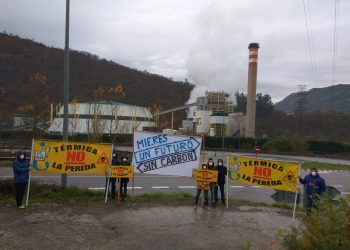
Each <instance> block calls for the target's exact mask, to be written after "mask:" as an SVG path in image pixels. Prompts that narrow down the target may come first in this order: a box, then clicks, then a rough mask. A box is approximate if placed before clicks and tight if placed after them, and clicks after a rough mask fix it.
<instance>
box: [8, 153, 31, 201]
mask: <svg viewBox="0 0 350 250" xmlns="http://www.w3.org/2000/svg"><path fill="white" fill-rule="evenodd" d="M12 168H13V175H14V183H15V190H16V203H17V207H19V208H25V206H23V205H22V201H23V195H24V190H25V188H26V186H27V184H28V181H29V171H30V168H31V167H30V164H29V161H28V160H27V158H26V154H25V153H24V151H18V153H17V158H16V160H14V162H13V165H12Z"/></svg>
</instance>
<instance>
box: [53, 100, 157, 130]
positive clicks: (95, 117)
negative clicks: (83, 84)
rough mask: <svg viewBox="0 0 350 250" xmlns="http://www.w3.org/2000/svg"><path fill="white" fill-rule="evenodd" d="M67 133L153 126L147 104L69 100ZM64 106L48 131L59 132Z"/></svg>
mask: <svg viewBox="0 0 350 250" xmlns="http://www.w3.org/2000/svg"><path fill="white" fill-rule="evenodd" d="M68 109H69V111H68V114H69V115H68V131H69V133H70V134H88V133H99V134H132V133H133V130H144V128H146V127H147V128H150V127H155V123H154V121H153V115H152V113H151V111H150V110H149V108H145V107H139V106H132V105H128V104H124V103H120V102H112V101H99V102H84V103H70V104H69V107H68ZM62 131H63V107H61V108H60V109H59V111H58V112H57V113H56V114H55V115H54V117H53V119H52V120H51V124H50V127H49V132H51V133H62Z"/></svg>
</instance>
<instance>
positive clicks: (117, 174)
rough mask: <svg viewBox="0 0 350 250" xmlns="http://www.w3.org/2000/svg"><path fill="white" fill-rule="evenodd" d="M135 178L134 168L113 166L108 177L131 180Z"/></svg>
mask: <svg viewBox="0 0 350 250" xmlns="http://www.w3.org/2000/svg"><path fill="white" fill-rule="evenodd" d="M133 176H134V167H133V166H111V168H110V169H109V170H108V175H107V177H109V178H131V177H133Z"/></svg>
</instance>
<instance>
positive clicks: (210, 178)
mask: <svg viewBox="0 0 350 250" xmlns="http://www.w3.org/2000/svg"><path fill="white" fill-rule="evenodd" d="M192 179H193V180H195V181H200V182H218V171H216V170H206V169H198V168H193V169H192Z"/></svg>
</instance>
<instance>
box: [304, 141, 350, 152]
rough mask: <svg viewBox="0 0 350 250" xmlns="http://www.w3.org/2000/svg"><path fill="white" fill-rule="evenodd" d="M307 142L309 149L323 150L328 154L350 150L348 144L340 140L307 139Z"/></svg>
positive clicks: (314, 150)
mask: <svg viewBox="0 0 350 250" xmlns="http://www.w3.org/2000/svg"><path fill="white" fill-rule="evenodd" d="M307 143H308V146H309V150H310V151H312V152H324V153H329V154H335V153H346V152H350V145H349V144H345V143H341V142H336V141H325V140H313V139H311V140H308V141H307Z"/></svg>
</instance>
